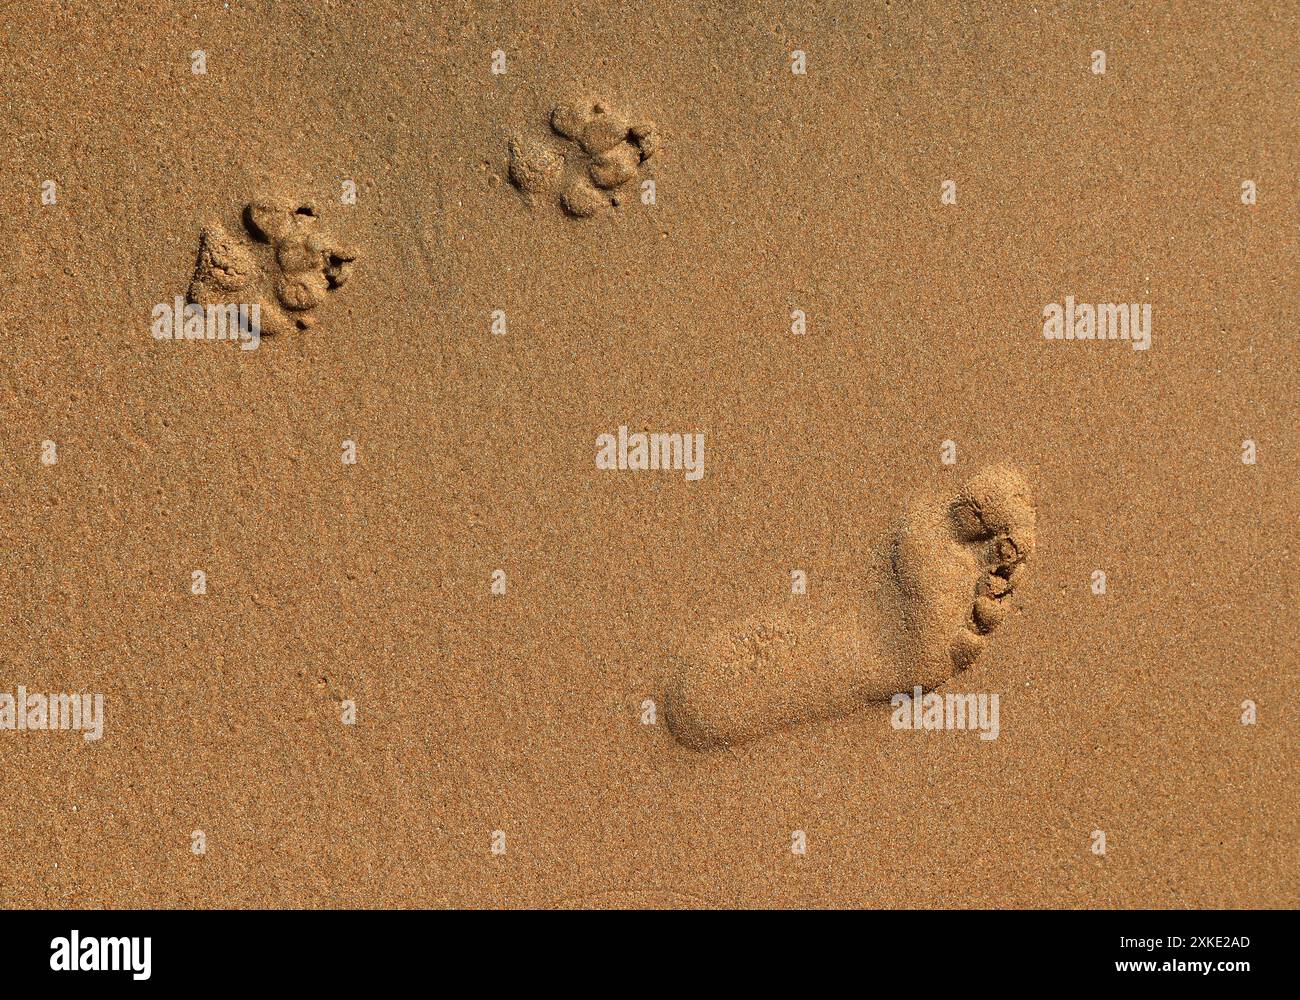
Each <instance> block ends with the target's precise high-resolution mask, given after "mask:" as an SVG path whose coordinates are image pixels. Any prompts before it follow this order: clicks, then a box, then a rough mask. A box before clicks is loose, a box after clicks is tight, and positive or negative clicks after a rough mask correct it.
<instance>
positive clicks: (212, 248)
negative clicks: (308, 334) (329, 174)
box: [189, 198, 356, 334]
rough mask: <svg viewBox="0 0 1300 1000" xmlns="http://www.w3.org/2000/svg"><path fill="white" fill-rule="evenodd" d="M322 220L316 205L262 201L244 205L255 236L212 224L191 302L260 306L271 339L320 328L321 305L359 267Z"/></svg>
mask: <svg viewBox="0 0 1300 1000" xmlns="http://www.w3.org/2000/svg"><path fill="white" fill-rule="evenodd" d="M317 214H318V213H317V209H316V206H315V205H314V204H313V203H311V202H295V201H289V200H288V199H282V198H259V199H256V200H254V201H251V202H249V203H248V204H247V205H246V206H244V211H243V224H244V228H245V229H246V230H247V238H244V237H242V236H241V237H240V238H237V237H235V236H233V235H231V233H230V232H229V231H228V230H226V228H225V227H223V226H222V225H221V224H220V223H216V222H214V223H210V224H208V225H207V226H204V228H203V232H202V233H201V234H200V236H199V255H198V260H197V261H196V263H195V265H194V277H193V279H192V280H191V281H190V289H189V300H190V301H191V302H193V303H195V304H196V305H201V306H208V305H217V304H226V303H233V302H240V303H247V304H250V305H251V304H254V303H256V304H257V305H259V306H260V308H261V328H262V332H263V333H266V334H275V333H284V332H287V331H290V330H295V329H296V330H305V329H307V328H308V327H310V326H312V325H313V324H314V323H315V321H316V317H315V309H316V307H317V306H319V305H320V304H321V303H322V302H324V301H325V296H326V294H327V293H329V292H331V291H333V290H334V289H336V288H339V287H341V286H342V285H343V284H344V283H346V282H347V280H348V278H349V276H350V275H351V273H352V266H353V263H354V262H355V261H356V254H355V253H354V252H353V251H351V250H348V249H345V248H343V247H341V246H339V245H337V244H336V243H335V242H334V241H333V240H332V239H331V238H330V237H329V236H328V235H326V234H325V233H324V232H322V231H321V230H320V228H319V221H318V219H317Z"/></svg>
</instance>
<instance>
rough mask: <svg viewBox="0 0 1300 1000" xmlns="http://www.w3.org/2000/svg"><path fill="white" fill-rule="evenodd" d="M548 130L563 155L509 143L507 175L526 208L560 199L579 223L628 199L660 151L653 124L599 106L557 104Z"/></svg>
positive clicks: (530, 143)
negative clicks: (643, 170)
mask: <svg viewBox="0 0 1300 1000" xmlns="http://www.w3.org/2000/svg"><path fill="white" fill-rule="evenodd" d="M550 123H551V130H552V131H553V132H554V133H555V134H556V135H557V136H559V137H560V139H563V140H567V141H566V142H565V143H564V144H563V148H562V149H559V150H557V149H555V148H552V147H551V146H550V145H548V144H546V143H544V142H542V141H539V140H529V139H521V138H519V137H518V136H516V137H515V138H512V139H511V140H510V144H509V162H508V165H507V166H508V174H509V177H510V183H511V184H513V185H514V186H515V187H516V188H518V189H519V191H520V192H522V193H523V195H524V197H525V198H526V199H528V201H529V202H530V203H532V202H533V201H535V200H536V199H537V198H539V197H544V196H552V195H556V194H558V196H559V203H560V206H561V207H562V208H563V209H564V210H565V211H566V212H568V213H569V215H572V216H574V217H575V218H579V219H587V218H590V217H591V216H593V215H595V214H597V213H598V212H601V211H605V210H608V209H611V208H617V207H618V206H619V205H621V204H623V203H624V202H625V201H626V199H627V198H628V197H629V196H630V192H629V190H628V189H629V187H630V186H631V185H633V184H634V183H635V182H636V179H637V177H638V176H639V174H640V172H641V168H642V164H644V163H645V162H646V161H647V160H649V159H650V158H651V157H652V156H654V155H655V154H656V153H657V152H658V151H659V136H658V133H657V132H656V130H655V127H654V125H653V124H650V123H644V124H634V123H632V122H629V121H628V120H627V119H625V118H624V117H623V116H621V115H619V114H617V113H615V112H614V111H612V110H611V109H610V108H609V106H608V105H606V104H605V103H604V102H602V101H593V100H586V99H584V100H580V101H574V102H572V103H567V104H557V105H556V106H555V108H554V109H553V110H552V111H551V119H550Z"/></svg>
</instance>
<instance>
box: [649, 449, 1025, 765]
mask: <svg viewBox="0 0 1300 1000" xmlns="http://www.w3.org/2000/svg"><path fill="white" fill-rule="evenodd" d="M1036 520H1037V518H1036V513H1035V509H1034V503H1033V500H1032V498H1031V496H1030V492H1029V487H1028V486H1027V485H1026V483H1025V481H1024V479H1023V478H1022V477H1021V476H1020V474H1019V473H1018V472H1016V471H1015V470H1013V469H1009V468H1005V467H999V466H994V467H990V468H987V469H984V470H982V471H981V472H979V473H977V474H976V475H975V476H973V477H972V478H971V479H970V480H969V481H968V482H967V483H966V485H965V486H963V487H962V488H961V489H960V490H958V491H957V492H956V494H955V495H949V496H946V497H943V496H935V495H927V496H924V497H922V498H920V499H918V500H916V501H915V502H913V503H912V504H911V505H910V506H909V508H908V509H907V510H906V511H905V513H904V514H903V517H902V519H901V520H900V522H899V525H898V528H897V530H896V533H895V535H894V537H893V539H892V542H891V551H890V560H889V563H890V565H889V572H888V576H889V579H888V580H885V581H881V582H882V586H881V587H880V588H879V592H880V594H881V595H882V600H881V604H880V606H878V607H871V608H862V609H859V610H857V611H855V612H853V613H849V614H847V615H846V616H844V617H843V618H840V619H827V618H824V617H812V616H810V615H808V614H806V613H801V612H794V611H772V612H768V613H765V614H759V615H754V616H751V617H749V618H747V619H745V620H743V621H741V622H738V623H737V624H735V625H734V626H732V627H730V628H727V629H723V630H722V631H721V632H719V633H717V634H715V635H713V636H711V637H709V638H708V639H706V640H705V641H703V642H702V643H699V644H697V645H695V646H694V647H693V648H690V647H688V648H687V649H686V650H685V651H684V653H683V654H682V655H680V656H678V657H676V662H675V664H674V676H673V678H672V681H671V687H670V690H669V694H668V698H667V703H666V706H665V711H666V721H667V724H668V728H669V729H670V730H671V731H672V733H673V734H674V735H675V736H676V737H677V739H678V740H679V741H681V742H682V743H683V744H685V745H686V746H689V747H693V748H695V749H699V750H708V749H713V748H716V747H725V746H730V745H733V744H737V743H743V742H745V741H747V740H751V739H754V738H756V737H759V736H762V735H764V734H766V733H769V732H771V731H773V730H775V729H779V728H782V727H785V726H791V725H796V724H798V723H801V722H808V721H811V720H815V719H828V718H833V717H835V716H840V715H845V714H847V713H849V712H853V711H855V710H857V709H859V708H861V707H862V706H863V705H865V704H867V703H868V702H874V701H889V699H890V698H892V697H893V696H894V695H895V694H898V693H899V692H905V691H906V692H910V691H911V690H912V689H913V688H914V687H916V686H918V685H919V686H921V687H923V688H927V689H928V688H933V687H935V686H937V685H939V684H941V683H943V681H945V680H947V679H948V678H949V677H951V676H952V675H953V674H955V673H956V672H958V671H961V670H965V669H966V668H968V667H970V666H971V664H973V663H974V662H975V661H976V660H977V659H979V656H980V654H981V653H982V652H983V651H984V648H985V646H986V645H987V643H988V639H989V636H990V635H991V634H992V633H993V632H994V631H995V630H996V629H997V627H998V626H999V625H1000V624H1001V623H1002V621H1003V619H1004V618H1005V617H1006V614H1007V610H1008V603H1009V600H1010V597H1011V595H1012V593H1014V592H1015V590H1016V588H1017V587H1018V586H1019V585H1020V584H1021V582H1022V581H1023V577H1024V569H1025V564H1026V563H1027V561H1028V560H1029V557H1030V556H1031V555H1032V554H1033V551H1034V545H1035V526H1036Z"/></svg>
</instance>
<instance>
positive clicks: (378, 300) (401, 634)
mask: <svg viewBox="0 0 1300 1000" xmlns="http://www.w3.org/2000/svg"><path fill="white" fill-rule="evenodd" d="M10 6H11V9H9V10H7V12H6V13H5V16H4V19H3V20H4V24H3V28H2V29H0V30H2V31H3V38H2V40H0V85H2V87H3V93H4V96H5V102H4V114H3V116H2V117H0V162H3V164H4V169H3V171H0V198H2V201H0V204H3V207H4V212H3V213H0V237H2V238H0V269H2V272H3V279H2V283H3V292H2V293H0V328H2V329H3V331H4V337H5V346H6V351H5V360H4V363H3V365H2V366H0V372H2V373H3V374H2V377H0V407H2V410H0V481H2V482H3V500H4V503H3V507H2V508H0V511H2V512H0V545H2V549H0V552H2V553H3V561H2V562H0V634H2V635H3V640H0V763H2V764H3V780H0V867H2V868H3V870H4V871H5V873H6V876H5V878H4V879H2V880H0V905H2V906H5V907H127V906H130V907H225V906H233V907H266V906H269V907H338V906H348V907H446V906H456V907H502V906H507V907H551V906H556V907H700V906H703V907H712V906H720V907H726V906H778V907H970V906H996V907H1269V908H1273V907H1284V906H1289V907H1294V906H1297V905H1300V847H1298V846H1297V845H1298V844H1300V836H1298V835H1300V822H1298V820H1300V811H1298V809H1297V792H1298V791H1300V787H1298V785H1300V782H1298V781H1297V768H1296V760H1297V749H1298V746H1297V739H1296V733H1297V731H1300V729H1298V724H1300V711H1298V708H1297V700H1296V694H1295V692H1296V689H1297V681H1298V678H1297V639H1298V638H1300V632H1298V629H1297V615H1296V611H1297V598H1298V597H1300V589H1298V588H1297V579H1298V578H1300V577H1298V575H1297V552H1296V486H1295V483H1296V478H1295V470H1296V461H1297V454H1296V417H1295V413H1296V399H1297V394H1296V376H1295V371H1296V368H1297V360H1298V354H1300V352H1298V351H1297V347H1296V345H1297V333H1298V331H1297V327H1296V303H1297V301H1300V282H1298V281H1297V273H1298V268H1297V260H1298V259H1300V254H1298V251H1300V245H1298V241H1297V231H1298V230H1297V222H1300V214H1298V213H1297V200H1296V180H1297V177H1298V176H1300V157H1298V156H1297V150H1298V149H1300V128H1298V127H1297V126H1298V120H1300V119H1298V116H1297V110H1296V108H1297V105H1296V100H1295V98H1296V93H1297V90H1298V88H1300V14H1298V13H1297V10H1296V8H1295V6H1294V5H1293V4H1287V3H1253V2H1248V3H1244V4H1240V5H1232V7H1231V8H1230V9H1229V8H1226V7H1225V8H1223V9H1219V7H1218V5H1213V4H1186V5H1160V4H1156V5H1130V4H1067V5H1038V6H1037V7H1034V6H1033V5H1029V4H1015V5H997V6H998V7H999V9H997V10H976V9H973V8H971V6H970V5H951V6H949V5H940V4H932V3H924V2H923V3H904V2H902V0H892V2H891V0H882V2H879V3H858V2H852V3H850V2H840V3H837V2H830V3H802V2H798V3H791V4H780V5H775V4H770V5H769V4H727V3H720V2H718V3H713V2H698V3H678V2H671V0H662V2H654V3H648V4H644V5H632V6H626V7H624V6H616V5H609V4H601V3H587V2H567V3H554V2H544V3H537V4H514V3H495V2H490V3H467V2H449V3H438V4H405V3H397V2H389V0H381V2H373V3H361V4H355V5H354V4H343V3H330V2H324V3H301V4H300V3H275V4H269V3H267V4H263V3H242V2H241V3H235V2H231V3H230V4H228V5H223V4H221V3H215V4H178V5H174V6H172V7H171V9H170V10H161V11H160V10H159V9H158V7H157V5H153V4H125V5H121V6H119V7H117V8H116V9H114V10H113V11H108V10H105V9H103V8H102V7H101V5H98V4H93V3H80V2H76V3H73V2H68V3H36V4H22V5H10ZM430 8H432V9H430ZM1002 8H1005V9H1002ZM1099 54H1100V55H1101V58H1100V59H1099V58H1098V56H1099ZM20 688H21V690H22V692H23V697H24V698H26V699H27V700H20V697H19V696H20ZM34 692H35V693H40V696H41V697H42V698H45V699H46V700H45V702H44V704H45V715H44V717H43V716H42V713H41V711H40V710H39V706H38V708H37V709H33V708H32V706H33V705H35V704H37V703H35V702H33V701H31V695H32V693H34ZM59 695H68V696H69V698H70V696H72V695H76V705H77V707H78V709H79V710H81V709H84V713H85V714H84V715H83V716H82V717H80V722H81V724H80V725H69V726H66V727H58V726H56V727H55V728H54V729H51V728H50V725H49V720H50V719H51V718H54V717H55V716H54V715H53V714H51V713H52V712H53V711H54V706H55V705H56V704H58V703H59V697H58V696H59ZM83 696H84V698H83ZM967 696H969V699H968V700H965V699H967ZM96 697H99V698H100V699H101V701H102V717H101V718H100V720H99V722H100V723H102V731H100V732H98V733H96V732H92V731H91V728H90V727H89V723H88V722H87V720H88V718H89V717H90V714H91V712H92V706H93V705H94V704H95V701H94V699H95V698H96ZM6 698H7V699H8V701H7V702H6ZM6 704H8V708H6ZM70 704H71V701H70V700H64V701H63V703H62V707H61V711H62V713H63V714H62V715H61V716H59V717H60V718H61V719H62V721H63V722H67V721H68V718H69V716H68V714H67V713H68V712H69V711H71V709H70V708H69V705H70ZM932 706H937V707H934V713H935V714H934V715H933V716H932V717H928V716H927V712H929V711H930V708H931V707H932ZM954 706H956V708H954ZM957 709H961V710H962V711H967V712H968V713H969V714H968V715H967V716H966V723H967V724H966V725H958V724H957V723H956V722H955V721H954V718H955V717H954V715H953V713H954V711H956V710H957ZM33 711H35V714H31V713H32V712H33ZM6 712H8V716H6ZM20 716H21V721H22V724H20V722H19V718H20ZM42 718H44V725H43V724H42ZM927 718H930V719H931V721H933V722H934V723H935V724H934V725H931V724H929V723H928V722H927V721H926V720H927ZM29 723H30V724H29ZM95 736H98V738H94V737H95ZM87 737H90V738H87Z"/></svg>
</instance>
